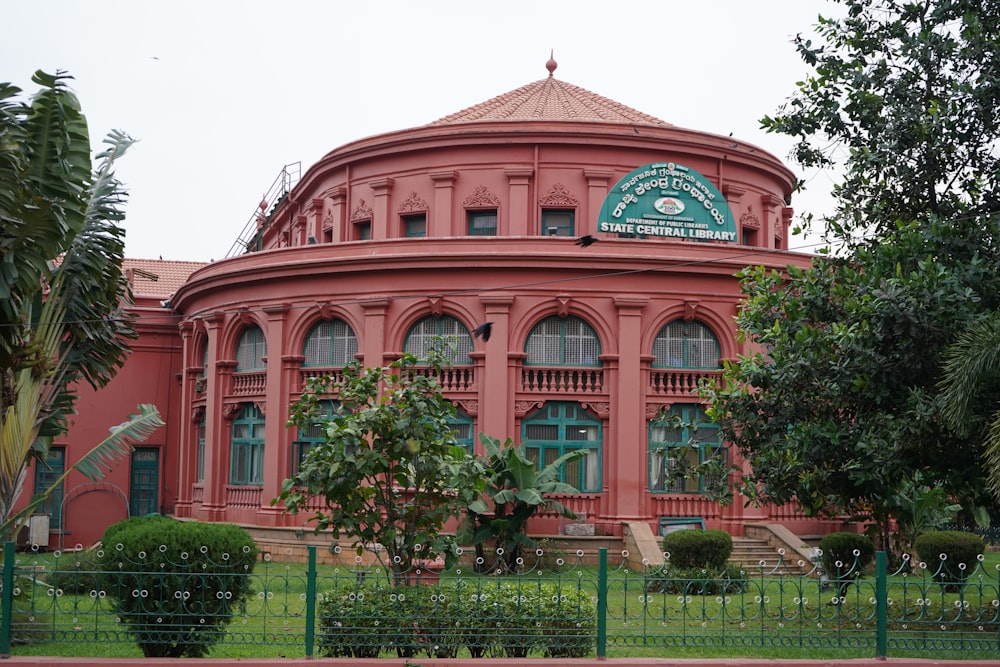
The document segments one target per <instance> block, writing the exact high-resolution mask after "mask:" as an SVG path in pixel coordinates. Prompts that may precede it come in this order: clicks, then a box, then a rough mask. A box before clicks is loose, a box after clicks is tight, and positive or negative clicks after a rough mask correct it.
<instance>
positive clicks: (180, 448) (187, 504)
mask: <svg viewBox="0 0 1000 667" xmlns="http://www.w3.org/2000/svg"><path fill="white" fill-rule="evenodd" d="M178 329H179V330H180V335H181V368H182V369H183V370H182V374H181V398H180V404H181V418H180V419H178V420H177V423H178V434H177V435H178V438H177V457H178V459H177V502H176V504H175V505H174V512H175V513H176V514H177V516H191V496H192V491H191V486H192V485H193V484H194V481H195V466H196V465H197V462H196V459H197V452H196V451H195V446H194V444H193V443H194V440H195V438H193V437H192V436H193V429H192V423H191V419H190V418H189V417H190V416H191V410H192V407H191V404H192V403H193V402H194V394H195V392H194V383H195V382H196V381H197V379H198V376H199V375H200V372H201V368H200V367H198V368H195V367H193V364H192V363H191V362H192V360H193V359H194V357H195V352H194V350H193V349H192V348H193V343H194V324H193V323H192V322H191V321H190V320H185V321H182V322H181V323H180V325H179V326H178Z"/></svg>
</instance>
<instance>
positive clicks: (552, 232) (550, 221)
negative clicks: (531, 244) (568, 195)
mask: <svg viewBox="0 0 1000 667" xmlns="http://www.w3.org/2000/svg"><path fill="white" fill-rule="evenodd" d="M542 236H573V210H572V209H557V208H546V209H542Z"/></svg>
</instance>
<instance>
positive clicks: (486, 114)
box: [428, 61, 670, 126]
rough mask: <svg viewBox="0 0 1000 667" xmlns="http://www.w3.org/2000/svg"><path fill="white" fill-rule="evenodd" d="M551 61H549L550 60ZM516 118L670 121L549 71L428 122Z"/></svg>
mask: <svg viewBox="0 0 1000 667" xmlns="http://www.w3.org/2000/svg"><path fill="white" fill-rule="evenodd" d="M551 64H552V61H550V65H551ZM554 69H555V67H554V66H552V67H551V68H550V72H551V71H553V70H554ZM519 120H554V121H560V120H563V121H598V122H605V123H627V124H632V125H660V126H669V125H670V123H667V122H665V121H662V120H660V119H659V118H655V117H653V116H650V115H649V114H645V113H642V112H641V111H636V110H635V109H633V108H631V107H627V106H625V105H624V104H620V103H618V102H615V101H614V100H610V99H608V98H607V97H602V96H600V95H597V94H596V93H592V92H590V91H589V90H585V89H584V88H580V87H579V86H574V85H573V84H570V83H566V82H564V81H560V80H559V79H556V78H555V77H553V76H552V74H551V73H550V74H549V76H548V78H546V79H541V80H540V81H535V82H534V83H529V84H528V85H526V86H521V87H520V88H517V89H515V90H512V91H510V92H507V93H504V94H503V95H498V96H497V97H494V98H493V99H491V100H487V101H485V102H483V103H481V104H477V105H475V106H471V107H469V108H468V109H463V110H462V111H459V112H457V113H453V114H451V115H449V116H445V117H444V118H439V119H438V120H436V121H434V122H432V123H428V125H429V126H433V125H450V124H455V123H475V122H490V121H519Z"/></svg>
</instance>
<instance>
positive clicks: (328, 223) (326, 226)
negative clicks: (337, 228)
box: [323, 212, 333, 232]
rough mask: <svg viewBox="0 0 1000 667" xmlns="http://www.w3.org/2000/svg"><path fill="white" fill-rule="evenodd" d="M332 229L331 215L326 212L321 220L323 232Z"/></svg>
mask: <svg viewBox="0 0 1000 667" xmlns="http://www.w3.org/2000/svg"><path fill="white" fill-rule="evenodd" d="M331 229H333V213H331V212H327V214H326V217H325V218H323V231H324V232H328V231H330V230H331Z"/></svg>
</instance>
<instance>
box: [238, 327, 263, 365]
mask: <svg viewBox="0 0 1000 667" xmlns="http://www.w3.org/2000/svg"><path fill="white" fill-rule="evenodd" d="M266 356H267V340H266V339H265V338H264V332H263V331H261V329H260V327H258V326H249V327H247V328H246V329H244V330H243V333H242V334H241V335H240V342H239V345H237V346H236V372H237V373H243V372H246V371H262V370H264V369H265V368H267V362H265V361H264V357H266Z"/></svg>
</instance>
